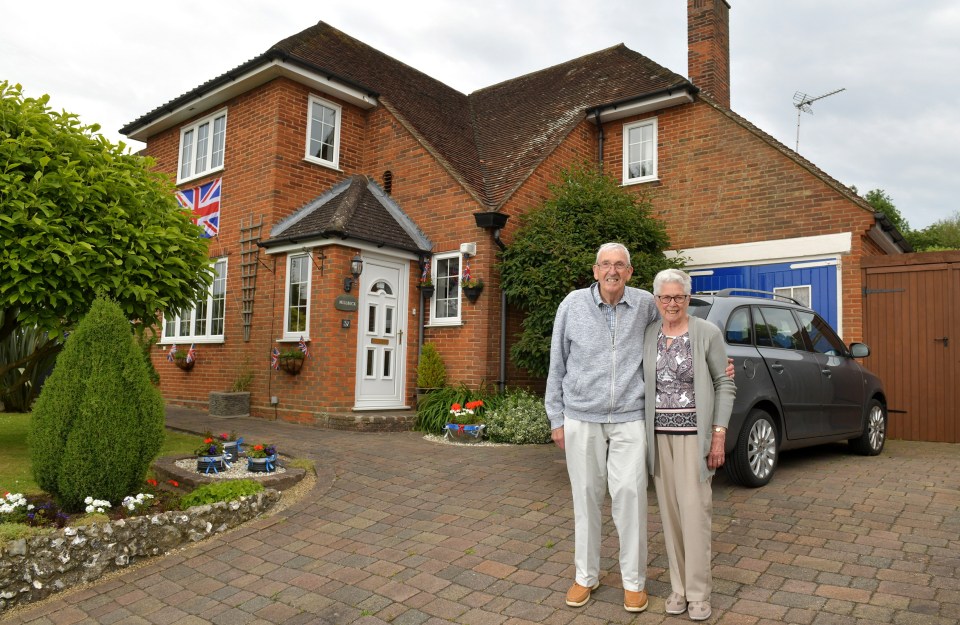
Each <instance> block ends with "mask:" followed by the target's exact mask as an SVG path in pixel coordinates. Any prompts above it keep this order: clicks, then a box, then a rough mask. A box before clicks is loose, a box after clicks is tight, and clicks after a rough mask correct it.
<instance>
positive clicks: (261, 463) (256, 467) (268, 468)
mask: <svg viewBox="0 0 960 625" xmlns="http://www.w3.org/2000/svg"><path fill="white" fill-rule="evenodd" d="M276 470H277V447H276V445H273V444H265V443H260V444H257V445H254V446H253V448H251V449H250V450H249V451H248V452H247V471H251V472H253V473H272V472H274V471H276Z"/></svg>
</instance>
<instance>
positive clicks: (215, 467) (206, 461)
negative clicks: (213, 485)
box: [197, 456, 227, 473]
mask: <svg viewBox="0 0 960 625" xmlns="http://www.w3.org/2000/svg"><path fill="white" fill-rule="evenodd" d="M226 468H227V465H226V463H225V462H224V458H223V456H197V471H199V472H200V473H219V472H220V471H223V470H224V469H226Z"/></svg>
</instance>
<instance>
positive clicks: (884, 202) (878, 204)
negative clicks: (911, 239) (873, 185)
mask: <svg viewBox="0 0 960 625" xmlns="http://www.w3.org/2000/svg"><path fill="white" fill-rule="evenodd" d="M863 199H865V200H866V201H867V203H869V204H870V206H872V207H873V209H874V210H876V211H879V212H881V213H883V214H884V215H886V216H887V219H889V220H890V223H892V224H893V225H894V226H896V228H897V230H899V231H900V234H902V235H903V236H904V237H906V236H907V235H908V234H910V224H909V223H907V220H906V218H905V217H904V216H903V214H902V213H901V212H900V210H899V209H898V208H897V207H896V205H895V204H894V203H893V198H891V197H890V196H889V195H887V192H886V191H884V190H883V189H872V190H870V191H867V194H866V195H864V196H863Z"/></svg>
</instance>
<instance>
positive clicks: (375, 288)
mask: <svg viewBox="0 0 960 625" xmlns="http://www.w3.org/2000/svg"><path fill="white" fill-rule="evenodd" d="M381 291H383V292H384V293H386V294H387V295H393V289H392V288H391V287H390V283H388V282H387V281H386V280H377V281H376V282H374V283H373V284H372V285H371V286H370V292H371V293H373V294H374V295H378V294H379V293H380V292H381Z"/></svg>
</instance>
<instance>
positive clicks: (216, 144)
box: [177, 109, 227, 184]
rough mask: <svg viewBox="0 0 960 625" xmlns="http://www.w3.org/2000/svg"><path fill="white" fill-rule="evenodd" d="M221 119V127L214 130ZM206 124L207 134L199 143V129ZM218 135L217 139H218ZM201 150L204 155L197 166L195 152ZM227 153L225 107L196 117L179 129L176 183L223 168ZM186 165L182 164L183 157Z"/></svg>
mask: <svg viewBox="0 0 960 625" xmlns="http://www.w3.org/2000/svg"><path fill="white" fill-rule="evenodd" d="M221 119H222V120H223V129H222V131H221V132H219V133H218V132H216V130H217V125H218V124H217V122H218V121H219V120H221ZM204 126H206V128H207V134H206V136H205V137H203V143H202V144H201V143H200V139H201V137H200V130H201V128H203V127H204ZM218 137H219V140H218ZM201 149H202V150H203V152H204V154H205V157H204V162H203V163H202V165H201V167H200V168H198V167H197V153H198V151H200V150H201ZM226 153H227V109H220V110H219V111H217V112H216V113H214V114H212V115H209V116H207V117H204V118H203V119H198V120H197V121H195V122H193V123H192V124H190V125H189V126H184V127H182V128H181V129H180V149H179V151H178V153H177V184H180V183H181V182H186V181H188V180H193V179H194V178H199V177H201V176H206V175H207V174H209V173H212V172H215V171H220V170H222V169H223V162H224V160H225V158H224V157H225V155H226ZM185 157H186V159H187V165H186V166H185V165H184V158H185Z"/></svg>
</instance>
